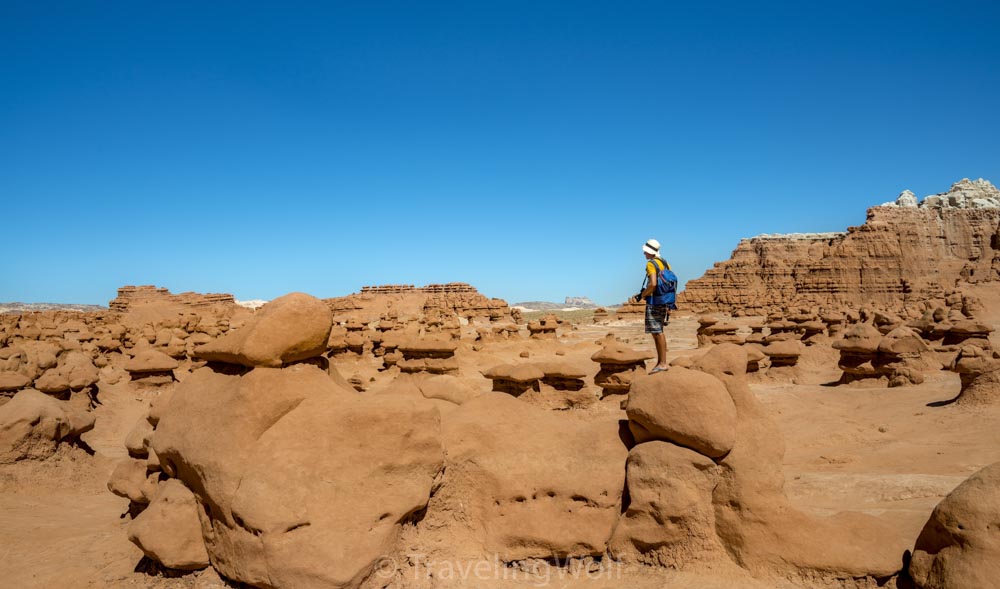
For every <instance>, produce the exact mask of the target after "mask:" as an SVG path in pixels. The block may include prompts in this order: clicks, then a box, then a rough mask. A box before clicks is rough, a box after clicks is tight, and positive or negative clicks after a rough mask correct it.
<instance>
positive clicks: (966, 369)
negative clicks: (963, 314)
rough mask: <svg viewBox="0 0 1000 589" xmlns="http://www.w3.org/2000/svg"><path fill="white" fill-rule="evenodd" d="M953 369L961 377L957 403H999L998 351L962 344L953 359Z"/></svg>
mask: <svg viewBox="0 0 1000 589" xmlns="http://www.w3.org/2000/svg"><path fill="white" fill-rule="evenodd" d="M953 369H954V370H955V372H958V374H959V376H960V377H961V379H962V389H961V391H960V392H959V395H958V398H957V399H956V403H957V404H959V405H966V406H977V405H996V404H1000V351H997V350H993V351H990V350H988V349H987V350H984V349H982V348H980V347H978V346H974V345H968V346H964V347H963V348H962V350H961V351H960V352H959V354H958V356H957V357H956V359H955V363H954V366H953Z"/></svg>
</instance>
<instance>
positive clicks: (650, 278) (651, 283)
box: [632, 274, 656, 303]
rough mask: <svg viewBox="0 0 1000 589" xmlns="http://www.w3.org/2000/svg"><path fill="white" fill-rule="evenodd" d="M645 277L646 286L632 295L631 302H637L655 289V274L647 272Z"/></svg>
mask: <svg viewBox="0 0 1000 589" xmlns="http://www.w3.org/2000/svg"><path fill="white" fill-rule="evenodd" d="M646 278H647V280H646V288H645V289H644V290H643V291H642V292H641V293H639V294H637V295H635V296H634V297H632V302H635V303H638V302H639V301H641V300H643V299H645V298H646V297H648V296H650V295H652V294H653V292H654V291H655V290H656V274H648V275H646Z"/></svg>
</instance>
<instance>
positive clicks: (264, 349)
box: [195, 292, 333, 367]
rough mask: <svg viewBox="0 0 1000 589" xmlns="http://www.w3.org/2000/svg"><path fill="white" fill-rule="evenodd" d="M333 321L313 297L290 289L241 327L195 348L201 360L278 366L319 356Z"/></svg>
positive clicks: (321, 303) (323, 305) (252, 365)
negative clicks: (291, 291) (289, 292)
mask: <svg viewBox="0 0 1000 589" xmlns="http://www.w3.org/2000/svg"><path fill="white" fill-rule="evenodd" d="M332 326H333V321H332V318H331V315H330V308H329V307H328V306H327V305H326V303H324V302H323V301H321V300H319V299H317V298H316V297H313V296H310V295H307V294H304V293H300V292H293V293H291V294H287V295H285V296H283V297H278V298H276V299H274V300H273V301H271V302H270V303H268V304H266V305H264V306H263V307H262V308H261V309H260V310H259V311H257V313H256V314H255V315H254V316H253V317H252V318H251V319H249V320H248V321H247V322H246V323H245V324H244V325H243V327H241V328H239V329H234V330H232V331H231V332H229V333H227V334H226V335H225V336H223V337H220V338H219V339H216V340H215V341H212V342H209V343H207V344H205V345H203V346H200V347H198V348H196V349H195V355H196V356H198V357H199V358H201V359H203V360H209V361H216V362H226V363H229V364H240V365H243V366H248V367H254V366H270V367H277V366H281V365H283V364H287V363H289V362H296V361H299V360H306V359H309V358H313V357H316V356H320V355H322V354H323V352H325V351H326V342H327V339H328V337H329V335H330V329H331V327H332Z"/></svg>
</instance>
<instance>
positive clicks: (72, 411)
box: [0, 389, 94, 464]
mask: <svg viewBox="0 0 1000 589" xmlns="http://www.w3.org/2000/svg"><path fill="white" fill-rule="evenodd" d="M93 428H94V416H93V414H91V413H88V412H86V411H82V410H80V409H76V408H74V407H72V406H71V405H69V403H67V402H65V401H59V400H57V399H53V398H52V397H50V396H48V395H46V394H45V393H41V392H39V391H36V390H34V389H24V390H22V391H21V392H19V393H17V394H16V395H14V397H13V398H12V399H11V400H10V401H9V402H7V403H5V404H3V405H0V464H4V463H9V462H16V461H18V460H23V459H40V458H47V457H49V456H51V455H52V454H54V453H55V451H56V447H57V446H58V444H59V443H60V442H62V441H64V440H69V439H72V438H76V437H79V436H80V434H82V433H84V432H87V431H90V430H91V429H93Z"/></svg>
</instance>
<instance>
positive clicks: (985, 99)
mask: <svg viewBox="0 0 1000 589" xmlns="http://www.w3.org/2000/svg"><path fill="white" fill-rule="evenodd" d="M998 27H1000V9H998V8H997V5H996V4H995V3H990V2H975V3H969V2H947V3H946V2H919V1H917V2H914V1H909V2H836V3H809V2H786V3H777V2H764V3H743V2H738V3H736V2H734V3H729V2H702V3H697V2H692V3H671V2H588V1H579V2H568V1H567V2H546V1H539V0H534V1H496V2H486V1H483V2H413V1H408V2H379V1H372V2H354V3H347V2H322V3H321V2H316V3H305V2H281V3H277V2H273V3H272V2H250V1H241V2H182V1H177V2H142V1H138V0H130V1H127V2H116V1H100V2H87V1H76V2H65V3H58V2H45V1H43V0H34V1H23V2H22V1H10V0H0V89H2V91H0V210H2V211H3V217H2V218H3V220H4V228H5V230H4V232H3V234H4V236H5V237H6V239H5V241H6V248H5V250H6V251H5V255H4V256H3V257H2V261H0V268H2V272H0V301H13V300H21V301H49V302H77V303H100V304H103V303H106V302H107V301H108V300H109V299H111V298H113V297H114V294H115V289H116V288H117V287H118V286H120V285H123V284H156V285H159V286H166V287H168V288H170V289H171V290H173V291H175V292H178V291H186V290H195V291H203V292H232V293H234V294H235V295H236V296H237V298H242V299H250V298H264V299H270V298H273V297H276V296H279V295H280V294H283V293H285V292H289V291H292V290H301V291H305V292H309V293H311V294H314V295H317V296H322V297H327V296H338V295H342V294H347V293H350V292H354V291H356V290H358V289H359V288H360V287H361V286H362V285H364V284H379V283H414V284H426V283H433V282H447V281H464V282H469V283H472V284H474V285H476V286H477V287H478V288H479V289H480V290H481V291H482V292H484V293H485V294H487V295H490V296H498V297H503V298H505V299H507V300H508V301H510V302H515V301H524V300H562V298H563V297H564V296H568V295H569V296H589V297H591V298H592V299H594V300H595V301H598V302H600V303H606V304H612V303H616V302H620V301H621V300H624V299H625V298H626V297H627V296H629V295H631V294H632V293H633V292H634V291H635V290H636V289H637V286H638V283H639V282H640V281H641V273H642V269H641V268H642V265H643V263H644V260H643V258H642V254H641V251H640V247H641V245H642V243H643V242H644V241H645V240H646V239H647V238H649V237H656V238H657V239H659V240H660V241H661V242H663V244H664V252H665V257H666V258H667V259H668V260H669V261H671V262H672V263H673V265H674V267H675V270H677V272H678V274H679V275H680V277H681V279H682V280H689V279H692V278H696V277H698V276H700V275H701V274H702V273H703V272H704V271H705V270H706V269H707V268H708V267H710V266H711V265H712V263H713V262H715V261H718V260H722V259H725V258H727V257H728V256H729V254H730V253H731V251H732V250H733V248H734V247H735V246H736V244H737V243H738V241H739V239H740V238H741V237H745V236H751V235H756V234H759V233H774V232H795V231H836V230H843V229H845V228H846V227H847V226H849V225H859V224H861V223H862V222H863V221H864V217H865V209H866V208H867V207H868V206H871V205H875V204H878V203H881V202H884V201H886V200H890V199H892V198H894V197H895V196H896V194H898V193H899V192H900V191H901V190H902V189H904V188H909V189H911V190H913V191H914V192H915V193H916V194H917V195H918V196H921V197H922V196H924V195H926V194H931V193H936V192H941V191H944V190H947V188H948V187H949V186H950V185H951V183H952V182H954V181H956V180H958V179H960V178H962V177H973V178H976V177H985V178H987V179H991V180H993V181H994V182H996V183H1000V140H998V138H1000V116H998V108H997V104H1000V43H998V42H997V37H996V31H997V30H998Z"/></svg>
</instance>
